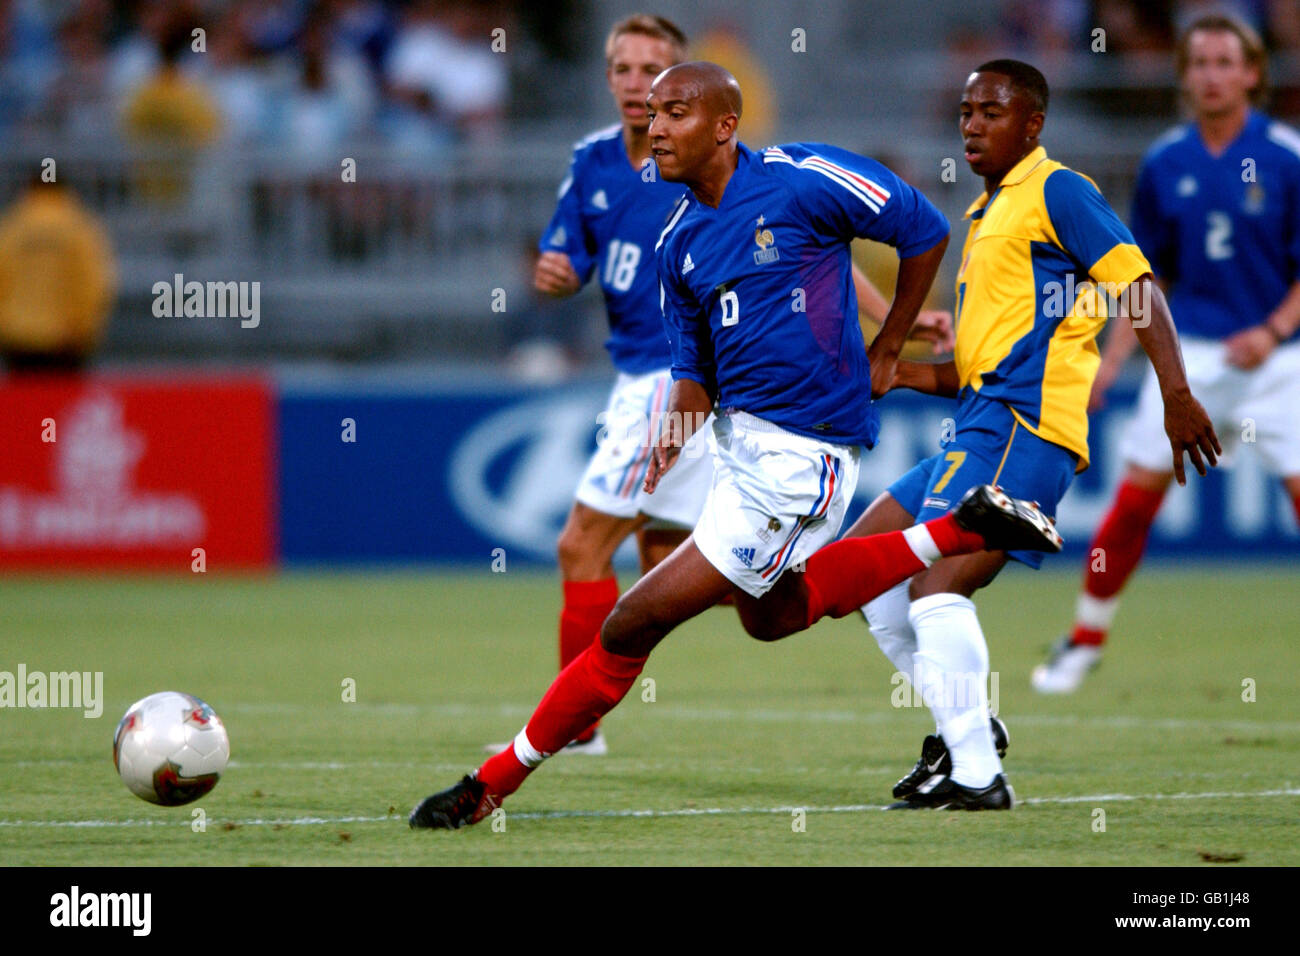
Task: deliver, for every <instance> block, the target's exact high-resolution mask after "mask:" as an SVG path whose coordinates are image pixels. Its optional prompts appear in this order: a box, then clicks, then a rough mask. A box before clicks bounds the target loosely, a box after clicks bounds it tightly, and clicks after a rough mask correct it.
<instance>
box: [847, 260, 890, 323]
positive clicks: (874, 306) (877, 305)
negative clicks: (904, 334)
mask: <svg viewBox="0 0 1300 956" xmlns="http://www.w3.org/2000/svg"><path fill="white" fill-rule="evenodd" d="M852 269H853V292H854V294H855V295H856V296H857V300H858V311H859V312H860V313H862V314H863V315H865V316H866V317H867V318H868V319H870V320H871V321H873V322H875V323H877V324H879V323H880V322H881V321H883V320H884V318H885V316H886V315H887V314H888V313H889V300H887V299H886V298H885V297H884V295H883V294H881V291H880V290H879V289H877V288H876V287H875V285H873V284H872V282H871V280H870V279H868V278H867V277H866V276H865V275H864V274H863V273H862V270H861V269H859V268H858V267H857V265H856V264H855V265H853V266H852Z"/></svg>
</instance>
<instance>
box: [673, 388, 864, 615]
mask: <svg viewBox="0 0 1300 956" xmlns="http://www.w3.org/2000/svg"><path fill="white" fill-rule="evenodd" d="M713 433H714V435H716V436H717V452H716V457H715V459H714V468H713V487H712V489H711V490H710V491H709V500H708V501H706V502H705V503H704V513H703V514H701V515H700V523H699V524H698V525H696V526H695V546H696V547H697V548H699V549H700V552H701V553H702V554H703V555H704V556H705V557H706V558H707V559H708V560H709V563H710V564H712V565H713V566H714V567H715V568H717V569H718V570H719V571H720V572H721V573H722V574H723V575H724V576H725V577H726V578H727V580H729V581H730V582H731V583H732V584H734V585H736V586H737V587H738V588H740V589H742V590H743V591H745V593H747V594H750V595H752V596H754V597H762V596H763V595H764V594H766V593H767V591H768V589H769V588H771V587H772V585H773V584H775V583H776V580H777V578H779V577H780V576H781V574H782V572H784V571H786V570H788V569H789V568H790V567H791V566H793V565H798V564H801V563H802V562H803V561H805V560H806V559H807V558H808V556H809V555H810V554H812V553H813V552H814V551H816V550H817V549H818V548H820V547H823V546H824V545H827V544H829V543H830V542H832V541H834V540H835V537H836V535H838V534H839V532H840V525H841V524H843V523H844V514H845V512H846V511H847V510H848V506H849V501H850V500H851V499H852V498H853V492H854V490H855V489H856V488H857V486H858V457H859V454H860V452H859V449H858V448H856V447H854V446H850V445H836V444H833V443H831V442H825V441H818V440H817V439H815V438H806V437H804V436H803V435H796V434H794V433H793V432H788V431H786V430H785V429H783V428H780V427H778V426H776V425H773V424H772V423H771V422H767V421H764V420H763V419H761V418H756V417H755V416H753V415H749V414H746V413H745V412H730V413H728V414H726V415H723V416H722V417H720V418H718V419H717V420H716V421H715V422H714V425H713Z"/></svg>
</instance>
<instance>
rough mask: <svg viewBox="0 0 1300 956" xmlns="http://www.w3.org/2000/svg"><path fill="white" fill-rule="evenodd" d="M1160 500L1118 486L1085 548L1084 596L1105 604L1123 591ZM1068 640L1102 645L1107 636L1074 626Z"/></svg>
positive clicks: (1153, 494)
mask: <svg viewBox="0 0 1300 956" xmlns="http://www.w3.org/2000/svg"><path fill="white" fill-rule="evenodd" d="M1163 500H1164V493H1163V492H1159V491H1151V490H1149V489H1146V488H1140V487H1138V486H1137V485H1135V484H1133V483H1131V482H1127V481H1126V482H1124V483H1122V484H1121V485H1120V486H1119V491H1118V492H1117V493H1116V495H1115V503H1114V504H1113V505H1111V509H1110V511H1109V512H1108V513H1107V514H1106V517H1105V519H1104V520H1103V521H1102V523H1101V527H1100V528H1098V529H1097V535H1096V537H1094V538H1093V539H1092V544H1091V545H1090V546H1089V548H1088V554H1087V559H1086V563H1085V565H1084V571H1083V590H1084V591H1085V592H1086V593H1088V594H1090V595H1091V596H1092V597H1095V598H1100V599H1102V600H1105V599H1107V598H1113V597H1115V596H1116V595H1117V594H1119V592H1120V591H1122V590H1123V589H1124V584H1125V583H1126V582H1127V581H1128V579H1129V576H1130V575H1131V574H1132V573H1133V571H1134V570H1135V569H1136V568H1137V566H1138V562H1140V561H1141V560H1142V552H1143V551H1144V550H1145V549H1146V545H1147V535H1148V534H1149V533H1150V531H1151V523H1152V522H1153V521H1155V519H1156V513H1157V512H1159V511H1160V503H1161V501H1163ZM1070 640H1071V641H1072V642H1073V643H1075V644H1092V645H1100V644H1103V643H1105V640H1106V632H1105V630H1102V629H1100V628H1094V627H1085V626H1083V625H1081V624H1077V623H1076V624H1075V627H1074V630H1073V631H1072V632H1071V634H1070Z"/></svg>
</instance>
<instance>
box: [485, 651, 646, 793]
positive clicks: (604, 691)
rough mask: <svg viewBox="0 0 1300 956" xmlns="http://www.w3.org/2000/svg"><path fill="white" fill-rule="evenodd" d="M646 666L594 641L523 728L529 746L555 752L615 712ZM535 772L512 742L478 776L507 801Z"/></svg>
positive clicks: (556, 681)
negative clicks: (523, 761)
mask: <svg viewBox="0 0 1300 956" xmlns="http://www.w3.org/2000/svg"><path fill="white" fill-rule="evenodd" d="M645 662H646V659H645V658H644V657H623V656H621V655H619V654H611V653H610V652H609V651H607V650H605V648H603V647H602V646H601V644H600V641H595V642H593V643H592V644H591V645H590V646H589V647H588V648H587V649H586V650H585V651H583V652H582V653H581V654H579V655H578V656H577V658H576V659H575V660H574V661H573V663H571V664H570V665H569V666H568V667H566V668H565V669H564V670H563V671H561V672H560V676H559V677H557V678H555V682H554V683H553V684H551V689H550V690H548V691H547V692H546V696H545V697H543V698H542V702H541V703H540V704H538V705H537V709H536V710H535V711H533V716H532V719H531V720H529V721H528V726H527V727H526V728H525V729H524V732H525V734H526V735H527V736H528V742H529V743H531V744H532V745H533V747H534V748H535V749H536V750H538V751H540V752H541V753H543V754H553V753H555V752H556V751H558V750H560V749H561V748H563V747H564V746H565V745H567V744H568V743H569V741H571V740H573V739H574V738H575V737H576V736H577V735H578V733H579V732H580V731H582V729H583V728H585V727H590V726H591V725H592V724H593V723H595V722H596V721H597V720H599V719H600V718H601V717H603V716H605V714H607V713H609V712H610V711H611V710H613V709H614V707H615V705H616V704H618V702H619V701H620V700H622V699H623V695H625V694H626V693H627V692H628V689H629V688H630V687H631V686H632V684H633V682H634V681H635V680H636V679H637V676H638V675H639V674H640V673H641V669H642V668H643V667H645ZM533 769H534V768H533V767H527V766H524V764H523V763H522V762H520V760H519V758H518V757H517V756H515V748H514V745H513V744H511V745H510V746H509V747H507V748H506V749H505V750H503V751H501V753H499V754H497V755H496V756H495V757H490V758H488V760H487V761H485V762H484V764H483V766H482V767H480V768H479V771H478V777H479V779H480V780H482V781H483V782H484V783H485V784H486V785H487V788H488V791H489V792H490V793H495V794H497V795H498V796H502V797H505V796H508V795H510V794H512V793H514V792H515V791H516V790H518V789H519V786H520V784H522V783H523V782H524V779H525V778H526V777H527V776H528V775H529V774H530V773H532V771H533Z"/></svg>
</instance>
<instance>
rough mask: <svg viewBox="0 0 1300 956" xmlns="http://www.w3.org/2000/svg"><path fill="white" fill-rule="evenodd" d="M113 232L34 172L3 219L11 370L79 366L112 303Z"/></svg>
mask: <svg viewBox="0 0 1300 956" xmlns="http://www.w3.org/2000/svg"><path fill="white" fill-rule="evenodd" d="M114 273H115V269H114V264H113V251H112V247H111V245H110V243H109V240H108V236H107V234H106V233H105V231H104V229H103V228H102V227H101V226H100V224H99V222H98V220H96V219H95V217H94V216H93V215H91V214H90V213H89V212H88V211H87V210H86V209H85V208H84V207H83V206H82V204H81V202H80V201H79V200H78V199H77V197H76V196H75V195H74V194H73V193H72V191H71V190H69V189H67V188H66V187H65V186H64V185H63V184H61V183H46V182H42V181H41V179H40V177H39V176H38V177H36V178H35V179H34V180H33V181H32V184H31V186H30V187H29V189H28V190H27V192H26V193H25V194H23V195H22V196H20V197H19V198H18V200H17V201H16V202H15V203H14V204H13V206H11V207H10V208H9V209H8V210H7V211H6V212H5V214H4V215H3V216H2V217H0V355H3V357H4V360H5V364H6V365H7V366H8V368H9V369H10V370H11V371H24V370H41V369H50V370H54V369H62V370H71V369H79V368H81V367H83V366H84V365H85V363H86V362H87V360H88V359H89V358H90V355H91V353H92V352H93V351H94V349H95V347H96V345H98V343H99V341H100V338H101V337H102V334H103V331H104V323H105V321H106V320H107V318H108V314H109V312H110V311H111V310H112V307H113V298H114V291H115V290H114V285H115V282H116V280H115V275H114Z"/></svg>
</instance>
